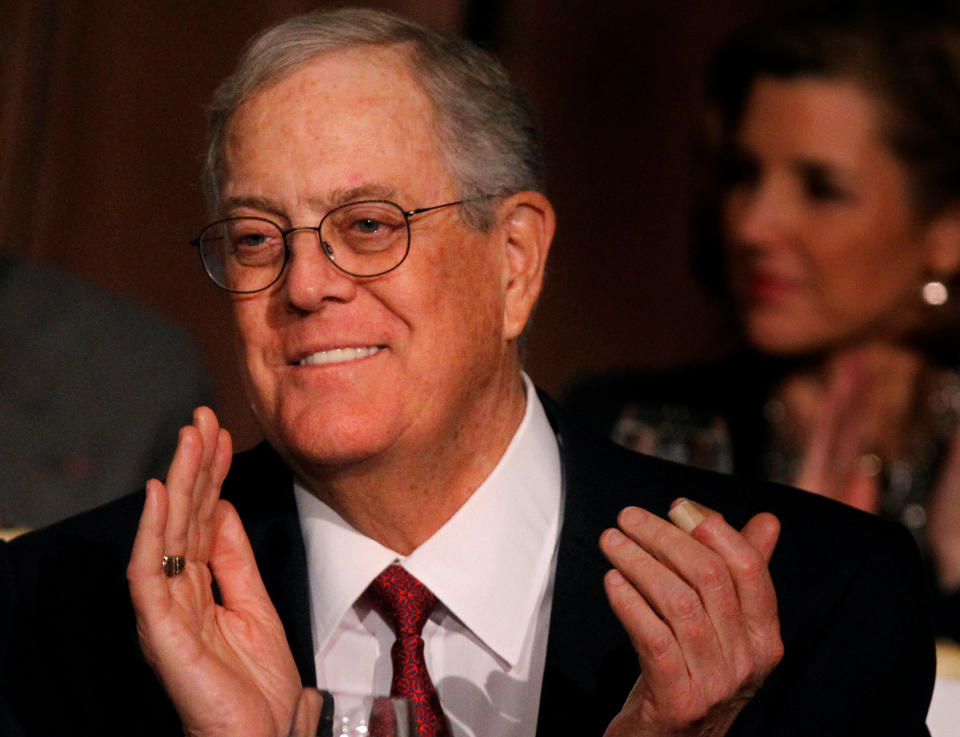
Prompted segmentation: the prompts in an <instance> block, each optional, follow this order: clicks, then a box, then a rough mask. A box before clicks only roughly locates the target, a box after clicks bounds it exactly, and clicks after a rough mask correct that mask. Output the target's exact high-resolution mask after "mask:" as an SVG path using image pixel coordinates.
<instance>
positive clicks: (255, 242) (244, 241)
mask: <svg viewBox="0 0 960 737" xmlns="http://www.w3.org/2000/svg"><path fill="white" fill-rule="evenodd" d="M266 242H267V236H265V235H263V234H262V233H249V234H246V235H241V236H240V237H239V238H237V239H236V243H237V245H238V246H246V247H247V248H250V247H253V246H262V245H264V244H265V243H266Z"/></svg>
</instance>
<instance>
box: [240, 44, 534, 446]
mask: <svg viewBox="0 0 960 737" xmlns="http://www.w3.org/2000/svg"><path fill="white" fill-rule="evenodd" d="M432 120H433V113H432V109H431V107H430V104H429V102H428V101H427V99H426V98H425V96H424V94H423V93H422V92H421V91H420V90H419V89H418V88H417V87H416V86H415V84H414V82H413V81H412V79H411V77H410V75H409V72H408V71H407V69H406V66H405V64H404V62H403V59H402V57H401V56H400V54H399V53H398V52H397V51H395V50H388V49H371V48H365V49H361V50H351V51H344V52H338V53H335V54H331V55H327V56H323V57H319V58H318V59H315V60H314V61H312V62H311V63H309V64H308V65H307V66H305V67H303V68H301V69H300V70H298V71H296V72H295V73H293V74H291V75H289V76H288V77H285V78H283V79H281V80H280V81H279V82H277V83H276V84H274V85H272V86H270V87H267V88H265V89H264V90H262V91H260V92H258V93H257V94H256V95H255V96H253V97H252V98H251V99H250V100H249V101H248V102H246V103H245V104H244V105H243V106H242V107H241V108H240V109H239V110H238V111H237V113H236V115H235V116H234V119H233V120H232V121H231V124H230V129H229V136H228V139H227V145H226V161H227V171H228V176H227V180H226V182H225V186H224V190H223V207H222V209H223V212H222V215H223V216H239V215H250V216H260V217H265V218H269V219H271V220H274V221H275V222H277V223H278V224H279V225H280V226H281V227H282V228H284V229H286V228H290V227H293V226H303V225H308V226H315V225H317V224H318V223H319V222H320V220H321V218H322V217H323V216H324V214H325V213H326V212H328V211H329V210H330V209H332V208H334V207H336V206H338V205H342V204H345V203H347V202H352V201H356V200H363V199H371V198H375V199H388V200H392V201H394V202H396V203H398V204H399V205H400V206H401V207H402V208H404V209H407V210H409V209H413V208H418V207H429V206H432V205H438V204H442V203H445V202H450V201H452V200H456V199H457V198H458V196H457V191H456V189H455V187H454V185H453V183H452V181H451V179H450V176H449V174H448V172H447V169H446V166H445V162H444V160H443V158H442V156H441V154H440V152H439V151H438V149H437V146H436V144H435V136H434V133H433V129H432ZM459 210H460V208H459V207H451V208H445V209H442V210H438V211H436V212H431V213H425V214H422V215H418V216H415V217H414V218H412V220H411V231H412V241H411V247H410V253H409V255H408V257H407V259H406V261H405V262H404V263H403V264H402V265H401V266H400V267H399V268H398V269H397V270H395V271H393V272H390V273H388V274H386V275H384V276H380V277H377V278H374V279H357V278H354V277H350V276H347V275H345V274H343V273H341V272H339V271H338V270H337V269H336V268H334V266H333V265H332V264H331V263H329V262H328V261H327V259H326V258H325V257H324V255H323V253H322V252H321V251H320V248H319V243H318V240H317V236H316V234H315V233H313V232H310V231H301V232H298V233H296V234H294V235H293V236H292V237H291V241H290V245H291V249H292V255H291V261H290V262H289V263H288V264H287V270H286V272H285V274H284V276H283V278H282V279H281V280H280V281H279V282H278V283H277V284H275V285H274V286H273V287H271V288H270V289H268V290H267V291H265V292H261V293H258V294H254V295H247V296H235V297H234V313H235V318H236V326H237V329H238V336H239V344H240V351H241V358H242V365H243V369H244V371H245V379H246V381H247V384H248V389H249V390H250V393H251V397H252V402H253V407H254V411H255V413H256V415H257V416H258V418H259V420H260V422H261V424H262V426H263V428H264V431H265V433H266V435H267V437H268V438H269V439H270V440H271V441H272V442H273V443H274V444H275V445H276V446H277V448H278V449H279V450H280V451H281V453H283V454H284V455H286V456H287V457H288V460H291V459H292V460H293V461H294V462H295V463H296V464H298V465H304V464H308V465H315V464H321V465H324V464H338V465H342V464H348V463H352V462H356V461H364V460H368V459H375V458H387V457H388V456H389V454H391V453H396V452H400V453H419V452H423V450H424V448H429V447H431V446H434V447H435V444H437V443H444V442H456V440H457V438H459V437H461V436H463V435H464V434H465V429H467V428H475V427H477V426H478V425H482V423H484V422H486V421H488V420H489V419H490V418H489V417H487V414H488V413H490V412H497V411H500V410H499V409H498V407H497V403H498V401H499V399H502V396H503V395H502V392H503V388H504V386H507V385H510V386H512V387H515V386H516V380H517V364H516V358H515V351H514V348H513V347H512V345H511V344H509V343H508V341H507V340H506V339H505V338H507V337H512V336H507V335H505V330H504V319H503V309H504V289H505V285H504V281H505V279H504V256H503V252H502V249H498V248H496V247H491V244H492V241H493V239H492V237H491V236H490V235H488V234H484V233H481V232H478V231H475V230H473V229H471V228H469V227H468V226H466V225H465V224H464V223H463V222H462V220H461V217H460V211H459ZM466 434H469V432H468V433H466Z"/></svg>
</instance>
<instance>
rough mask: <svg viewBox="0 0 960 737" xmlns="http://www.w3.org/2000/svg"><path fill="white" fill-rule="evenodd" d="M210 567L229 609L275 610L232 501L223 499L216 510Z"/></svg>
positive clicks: (224, 602)
mask: <svg viewBox="0 0 960 737" xmlns="http://www.w3.org/2000/svg"><path fill="white" fill-rule="evenodd" d="M212 527H213V544H212V547H211V550H210V568H211V570H212V572H213V577H214V579H215V580H216V582H217V587H218V588H219V590H220V595H221V596H222V598H223V605H224V606H225V607H226V608H227V609H232V610H238V609H247V610H251V609H252V610H253V611H257V612H260V613H261V614H262V613H272V614H273V616H274V617H275V616H276V614H275V613H274V612H275V610H274V608H273V603H272V602H271V601H270V596H269V594H268V593H267V589H266V587H265V586H264V584H263V579H262V578H261V576H260V569H259V568H258V567H257V560H256V558H255V557H254V555H253V548H251V547H250V540H249V539H248V538H247V533H246V531H245V530H244V529H243V523H242V522H241V521H240V517H239V515H238V514H237V510H236V509H234V507H233V505H232V504H230V502H228V501H225V500H223V499H220V500H218V501H217V506H216V509H215V510H214V513H213V524H212Z"/></svg>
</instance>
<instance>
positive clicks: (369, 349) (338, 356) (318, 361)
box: [299, 345, 383, 366]
mask: <svg viewBox="0 0 960 737" xmlns="http://www.w3.org/2000/svg"><path fill="white" fill-rule="evenodd" d="M382 350H383V346H379V345H374V346H363V347H352V348H334V349H333V350H329V351H317V352H316V353H311V354H310V355H309V356H304V357H303V358H301V359H300V361H299V365H300V366H323V365H326V364H328V363H346V362H347V361H358V360H360V359H361V358H367V357H368V356H372V355H373V354H375V353H379V352H380V351H382Z"/></svg>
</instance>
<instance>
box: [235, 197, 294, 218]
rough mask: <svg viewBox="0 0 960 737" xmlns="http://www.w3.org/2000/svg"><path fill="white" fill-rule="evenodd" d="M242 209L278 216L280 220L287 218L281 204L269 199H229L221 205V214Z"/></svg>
mask: <svg viewBox="0 0 960 737" xmlns="http://www.w3.org/2000/svg"><path fill="white" fill-rule="evenodd" d="M242 209H250V210H261V211H262V212H267V213H270V214H271V215H276V216H277V217H278V218H283V217H285V215H284V212H283V208H282V207H281V206H280V204H279V203H277V202H274V201H273V200H271V199H269V198H267V197H227V198H226V199H225V200H224V201H223V202H221V203H220V212H221V214H228V213H231V212H233V211H235V210H242Z"/></svg>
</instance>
